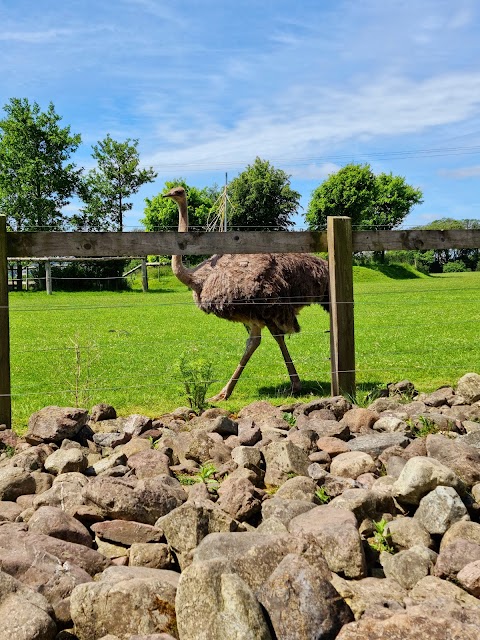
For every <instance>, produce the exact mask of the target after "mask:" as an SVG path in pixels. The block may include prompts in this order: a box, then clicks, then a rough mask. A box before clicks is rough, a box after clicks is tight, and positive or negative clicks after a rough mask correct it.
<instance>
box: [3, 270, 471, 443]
mask: <svg viewBox="0 0 480 640" xmlns="http://www.w3.org/2000/svg"><path fill="white" fill-rule="evenodd" d="M354 272H355V273H354V277H355V325H356V352H357V370H358V373H357V381H358V383H359V384H360V385H361V386H362V387H363V388H366V389H368V388H374V387H375V386H378V385H383V384H385V383H387V382H394V381H398V380H400V379H403V378H409V379H410V380H412V382H413V383H414V384H415V385H416V387H417V388H418V389H420V390H422V391H429V390H433V389H435V388H437V387H439V386H441V385H443V384H455V383H456V381H457V380H458V378H459V377H460V376H461V375H463V374H464V373H466V372H468V371H475V370H477V371H478V362H479V361H480V359H479V355H480V353H479V352H480V347H479V346H478V333H479V325H480V296H479V289H480V273H478V272H476V273H452V274H442V275H438V276H431V277H427V276H421V277H413V278H410V277H403V276H402V273H401V272H400V273H399V272H398V270H397V272H396V273H393V274H392V273H390V274H388V275H386V274H385V273H381V272H380V271H374V270H371V269H367V268H365V267H355V269H354ZM392 275H393V277H391V276H392ZM414 275H415V274H414ZM150 284H151V290H150V291H149V292H148V293H146V294H144V293H142V292H141V291H140V285H139V283H138V282H136V283H134V286H135V287H136V290H134V291H129V292H120V293H109V292H82V293H62V292H54V294H53V295H52V296H47V295H46V294H45V293H43V292H37V293H35V292H28V293H27V292H22V293H11V294H10V308H11V311H10V332H11V360H12V393H13V394H14V397H13V418H14V424H15V426H16V428H17V429H18V430H20V431H22V430H23V429H24V428H25V425H26V423H27V421H28V417H29V416H30V414H31V413H32V412H33V411H36V410H37V409H39V408H41V407H43V406H46V405H49V404H58V405H63V406H71V405H72V404H75V401H76V397H77V400H78V402H79V404H80V405H81V406H86V408H90V407H91V406H92V405H93V404H95V403H97V402H108V403H111V404H112V405H113V406H115V408H116V409H117V411H118V412H119V413H120V414H121V415H126V414H129V413H134V412H136V413H144V414H146V415H150V416H152V417H155V416H158V415H161V414H162V413H165V412H167V411H169V410H171V409H173V408H174V407H176V406H179V405H185V404H187V401H186V398H185V394H184V388H183V384H182V379H181V375H180V373H179V368H178V363H179V360H180V357H181V355H182V353H183V352H185V351H188V350H189V349H192V350H193V349H196V350H197V351H196V353H197V354H199V355H201V356H204V357H205V358H208V359H211V360H212V361H213V364H214V378H215V382H214V384H212V386H211V387H210V389H209V391H208V393H209V394H210V395H213V394H214V393H217V392H218V391H219V390H220V389H221V388H222V387H223V385H224V384H225V382H226V380H227V379H228V378H229V377H230V375H231V374H232V372H233V370H234V369H235V366H236V365H237V363H238V360H239V358H240V355H241V353H242V352H243V348H244V344H245V339H246V337H247V334H246V331H245V329H244V327H243V326H242V325H239V324H234V323H230V322H225V321H224V320H220V319H218V318H216V317H215V316H212V315H210V316H207V315H206V314H204V313H202V312H201V311H199V310H198V309H197V308H196V307H195V305H194V304H193V301H192V297H191V293H190V292H189V291H188V290H187V289H186V288H185V287H184V286H183V285H182V284H180V283H179V282H178V281H177V280H176V279H175V278H174V277H173V276H172V275H171V273H170V271H169V269H168V268H162V269H160V270H159V278H158V279H153V278H151V280H150ZM300 323H301V325H302V332H301V333H300V334H298V335H295V336H292V337H291V338H290V339H289V340H288V342H287V344H288V347H289V349H290V352H291V355H292V357H293V360H294V361H295V363H296V365H297V369H298V372H299V374H300V377H301V378H302V380H303V382H304V392H305V394H304V395H303V396H302V397H301V398H300V399H302V400H308V399H309V398H311V397H312V395H314V396H316V395H322V394H329V392H330V373H329V369H330V364H329V360H328V357H329V334H328V333H327V331H328V327H329V321H328V316H327V314H326V313H325V312H324V311H323V310H322V309H321V308H320V307H317V306H315V307H311V308H307V309H304V310H303V311H302V313H301V316H300ZM75 345H77V349H75ZM76 356H77V357H80V365H81V369H80V373H79V375H77V376H76V374H75V370H76V364H77V363H76ZM87 368H88V369H89V370H88V373H87V371H86V369H87ZM75 387H77V391H76V392H75ZM259 399H268V400H271V401H273V402H277V403H282V402H286V401H289V400H291V398H289V397H288V377H287V375H286V371H285V366H284V364H283V360H282V357H281V355H280V353H279V351H278V347H277V345H276V343H275V342H274V340H273V338H272V337H271V336H270V335H269V334H268V332H264V339H263V341H262V344H261V346H260V348H259V350H258V351H257V352H256V353H255V354H254V356H253V357H252V360H251V361H250V363H249V365H248V367H247V368H246V370H245V372H244V374H243V376H242V378H241V380H240V382H239V383H238V385H237V388H236V389H235V392H234V394H233V396H232V398H231V399H230V400H229V401H227V402H226V403H225V404H224V406H225V407H226V408H227V409H230V410H232V411H237V410H238V409H240V408H241V407H242V406H244V405H245V404H247V403H249V402H252V401H254V400H259Z"/></svg>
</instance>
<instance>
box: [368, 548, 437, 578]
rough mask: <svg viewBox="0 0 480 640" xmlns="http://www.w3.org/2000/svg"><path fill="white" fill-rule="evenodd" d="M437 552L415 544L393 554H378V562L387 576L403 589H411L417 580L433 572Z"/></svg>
mask: <svg viewBox="0 0 480 640" xmlns="http://www.w3.org/2000/svg"><path fill="white" fill-rule="evenodd" d="M436 558H437V554H436V553H435V552H434V551H432V550H431V549H428V548H427V547H422V546H420V545H416V546H414V547H411V548H410V549H406V550H405V551H400V552H399V553H396V554H395V555H391V554H389V553H386V552H385V551H384V552H382V553H381V554H380V563H381V565H382V567H383V570H384V572H385V576H386V577H387V578H391V579H392V580H396V581H397V582H398V583H399V584H400V585H401V586H402V587H403V588H404V589H412V587H414V586H415V585H416V584H417V582H419V581H420V580H421V579H422V578H424V577H425V576H428V575H430V574H431V573H432V572H433V567H434V566H435V561H436Z"/></svg>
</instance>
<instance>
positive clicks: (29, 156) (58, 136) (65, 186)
mask: <svg viewBox="0 0 480 640" xmlns="http://www.w3.org/2000/svg"><path fill="white" fill-rule="evenodd" d="M3 110H4V111H5V113H6V114H7V115H6V117H5V118H4V119H3V120H0V213H3V214H4V215H6V217H7V224H8V225H9V227H10V228H11V229H13V230H15V231H31V230H35V229H45V228H49V229H50V228H52V227H53V228H61V227H62V225H63V222H64V219H65V218H64V215H63V213H62V208H63V207H64V206H65V205H67V204H68V202H69V200H70V198H71V196H72V195H73V194H74V192H75V190H76V188H77V186H78V183H79V180H80V175H81V171H82V170H81V169H76V167H75V165H74V164H73V163H69V162H68V160H69V158H70V156H71V154H72V153H73V152H74V151H75V150H76V149H77V147H78V145H79V144H80V142H81V137H80V135H79V134H72V133H71V132H70V127H60V125H59V122H60V120H61V117H60V116H59V115H58V114H57V113H56V112H55V107H54V105H53V103H50V104H49V107H48V109H47V111H46V112H42V111H41V110H40V107H39V105H38V104H37V103H36V102H34V103H33V104H30V103H29V101H28V100H27V99H26V98H23V99H19V98H12V99H11V100H10V102H9V103H7V104H6V105H5V106H4V108H3Z"/></svg>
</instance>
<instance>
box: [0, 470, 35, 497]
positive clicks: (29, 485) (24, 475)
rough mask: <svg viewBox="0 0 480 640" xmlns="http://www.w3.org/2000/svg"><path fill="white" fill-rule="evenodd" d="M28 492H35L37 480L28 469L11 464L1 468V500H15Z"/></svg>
mask: <svg viewBox="0 0 480 640" xmlns="http://www.w3.org/2000/svg"><path fill="white" fill-rule="evenodd" d="M28 493H35V480H34V479H33V477H32V475H31V474H30V473H29V472H28V471H24V470H23V469H19V468H17V467H11V466H8V467H3V469H0V500H8V501H10V502H14V501H15V500H16V499H17V498H18V497H19V496H22V495H25V494H28Z"/></svg>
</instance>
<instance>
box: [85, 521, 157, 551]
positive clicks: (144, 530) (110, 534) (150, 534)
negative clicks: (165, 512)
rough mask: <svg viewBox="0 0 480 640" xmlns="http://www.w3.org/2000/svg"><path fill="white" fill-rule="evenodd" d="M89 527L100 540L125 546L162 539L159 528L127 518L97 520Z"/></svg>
mask: <svg viewBox="0 0 480 640" xmlns="http://www.w3.org/2000/svg"><path fill="white" fill-rule="evenodd" d="M91 529H92V531H93V532H94V533H95V535H96V536H97V537H99V538H101V539H102V540H107V541H110V542H116V543H119V544H123V545H127V546H130V545H133V544H135V543H142V542H161V541H162V539H163V531H162V530H161V529H158V528H157V527H154V526H152V525H150V524H143V523H141V522H129V521H128V520H107V521H105V522H97V523H95V524H93V525H92V526H91Z"/></svg>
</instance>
